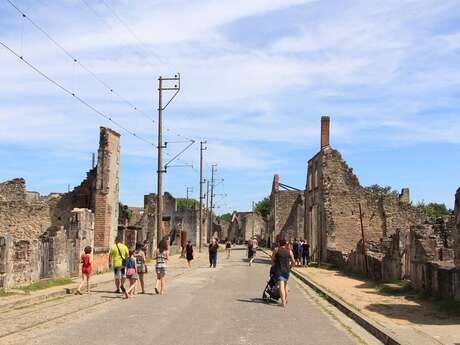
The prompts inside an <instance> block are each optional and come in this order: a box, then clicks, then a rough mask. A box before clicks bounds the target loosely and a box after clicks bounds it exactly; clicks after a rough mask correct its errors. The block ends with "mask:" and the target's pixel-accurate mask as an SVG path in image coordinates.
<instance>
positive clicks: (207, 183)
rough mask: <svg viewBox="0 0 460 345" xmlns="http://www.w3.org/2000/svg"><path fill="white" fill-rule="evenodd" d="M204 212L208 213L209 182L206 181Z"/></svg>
mask: <svg viewBox="0 0 460 345" xmlns="http://www.w3.org/2000/svg"><path fill="white" fill-rule="evenodd" d="M206 211H208V212H209V180H207V181H206Z"/></svg>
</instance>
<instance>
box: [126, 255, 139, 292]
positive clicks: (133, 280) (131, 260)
mask: <svg viewBox="0 0 460 345" xmlns="http://www.w3.org/2000/svg"><path fill="white" fill-rule="evenodd" d="M134 254H135V251H134V250H133V249H131V250H130V251H129V257H128V259H127V260H126V278H127V279H128V280H129V288H128V290H126V292H125V298H130V297H134V296H135V295H136V288H137V280H138V279H139V274H138V273H137V263H136V257H135V256H134Z"/></svg>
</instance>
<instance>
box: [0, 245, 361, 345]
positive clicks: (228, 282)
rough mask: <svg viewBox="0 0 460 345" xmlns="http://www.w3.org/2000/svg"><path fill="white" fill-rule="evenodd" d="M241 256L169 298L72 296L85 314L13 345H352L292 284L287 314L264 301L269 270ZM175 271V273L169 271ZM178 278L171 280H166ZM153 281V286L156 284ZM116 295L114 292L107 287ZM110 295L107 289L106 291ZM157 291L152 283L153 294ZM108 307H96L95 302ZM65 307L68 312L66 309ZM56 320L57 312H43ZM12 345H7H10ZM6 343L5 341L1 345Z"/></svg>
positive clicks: (172, 288)
mask: <svg viewBox="0 0 460 345" xmlns="http://www.w3.org/2000/svg"><path fill="white" fill-rule="evenodd" d="M244 256H245V251H244V250H234V251H233V252H232V258H231V259H230V260H227V259H226V258H225V257H224V254H220V255H219V258H218V267H217V268H215V269H212V268H209V267H207V265H206V261H205V260H204V259H205V258H203V259H201V261H200V262H195V263H194V264H195V266H199V267H194V268H193V269H192V270H189V271H186V272H185V273H182V274H180V275H177V274H176V277H175V278H174V279H172V280H171V281H170V284H169V289H168V292H167V294H166V295H164V296H158V295H153V294H151V293H149V294H146V295H138V296H137V297H136V298H135V299H130V300H122V299H121V298H120V297H119V295H116V294H113V293H110V291H103V290H96V291H95V292H94V293H93V295H91V296H75V297H74V296H72V297H69V299H68V301H67V300H64V301H63V302H62V306H61V308H66V307H69V308H70V305H71V304H72V303H86V304H87V307H86V306H84V307H83V309H81V310H79V311H77V312H75V313H71V312H70V313H68V315H65V316H63V317H62V318H58V319H56V320H53V321H52V322H45V323H43V324H42V325H40V326H37V327H34V328H31V329H28V330H27V331H24V332H22V333H21V332H18V333H17V334H14V335H12V336H10V337H8V338H7V339H4V340H5V343H8V344H25V343H27V344H37V345H38V344H40V345H63V344H65V345H74V344H75V345H77V344H78V345H80V344H85V345H93V344H94V345H96V344H97V345H101V344H107V345H109V344H110V345H118V344H149V345H150V344H158V345H163V344H168V345H172V344H177V345H179V344H184V345H207V344H212V345H221V344H222V345H224V344H232V345H233V344H235V345H236V344H253V345H256V344H257V345H259V344H260V345H262V344H264V345H270V344H273V345H275V344H276V345H279V344H286V345H296V344H312V345H313V344H314V345H320V344H340V345H347V344H355V343H356V341H355V340H354V338H352V337H351V336H350V335H349V333H348V332H347V330H345V329H344V328H342V327H341V326H340V325H339V323H338V322H336V321H335V320H333V319H332V318H331V317H329V316H328V315H327V314H325V313H324V312H323V311H322V310H321V309H320V308H319V307H318V306H317V305H316V304H315V303H314V302H312V300H311V299H310V298H308V296H307V295H306V294H305V292H304V290H303V289H302V287H300V286H299V285H298V283H297V282H295V280H294V279H293V278H291V280H290V295H289V302H288V305H287V307H286V308H282V307H281V306H279V305H278V304H266V303H265V302H263V301H262V300H261V295H262V291H263V288H264V287H265V283H266V279H267V275H268V270H269V265H268V263H269V262H268V260H267V259H266V258H265V257H263V256H262V255H261V254H259V255H258V258H257V259H256V263H255V264H254V265H253V266H251V267H249V266H248V264H247V263H246V261H245V260H244ZM171 271H172V270H171ZM168 273H171V275H173V274H172V273H173V272H168ZM152 281H153V280H152ZM110 288H111V286H110ZM106 290H108V288H107V289H106ZM151 290H152V282H149V289H148V290H147V291H148V292H151ZM95 299H97V300H100V301H103V302H107V303H99V304H97V305H91V303H90V301H91V300H95ZM66 305H67V306H66ZM43 310H44V311H45V312H46V313H48V314H50V315H49V317H50V318H52V316H53V309H52V308H44V309H43ZM6 340H8V342H6ZM1 342H2V341H0V343H1Z"/></svg>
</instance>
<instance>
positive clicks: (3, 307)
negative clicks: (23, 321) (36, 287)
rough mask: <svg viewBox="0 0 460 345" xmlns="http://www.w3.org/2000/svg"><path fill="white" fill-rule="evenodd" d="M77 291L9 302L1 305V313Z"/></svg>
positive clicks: (56, 292)
mask: <svg viewBox="0 0 460 345" xmlns="http://www.w3.org/2000/svg"><path fill="white" fill-rule="evenodd" d="M108 282H110V280H107V281H101V282H98V283H92V284H90V288H95V287H97V286H98V285H99V284H105V283H108ZM77 284H78V283H75V284H74V285H77ZM76 290H77V288H76V287H62V289H60V290H58V291H53V292H50V293H47V294H42V295H38V296H31V297H29V298H23V299H18V300H16V301H12V302H8V303H5V304H2V305H0V312H5V311H8V310H11V309H17V308H20V307H24V306H29V305H33V304H37V303H42V302H46V301H48V300H52V299H55V298H58V297H62V296H66V295H72V294H74V293H75V291H76ZM13 307H14V308H13Z"/></svg>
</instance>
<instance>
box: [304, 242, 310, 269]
mask: <svg viewBox="0 0 460 345" xmlns="http://www.w3.org/2000/svg"><path fill="white" fill-rule="evenodd" d="M309 259H310V245H309V244H308V242H307V241H304V243H303V251H302V265H303V266H308V262H309Z"/></svg>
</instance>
